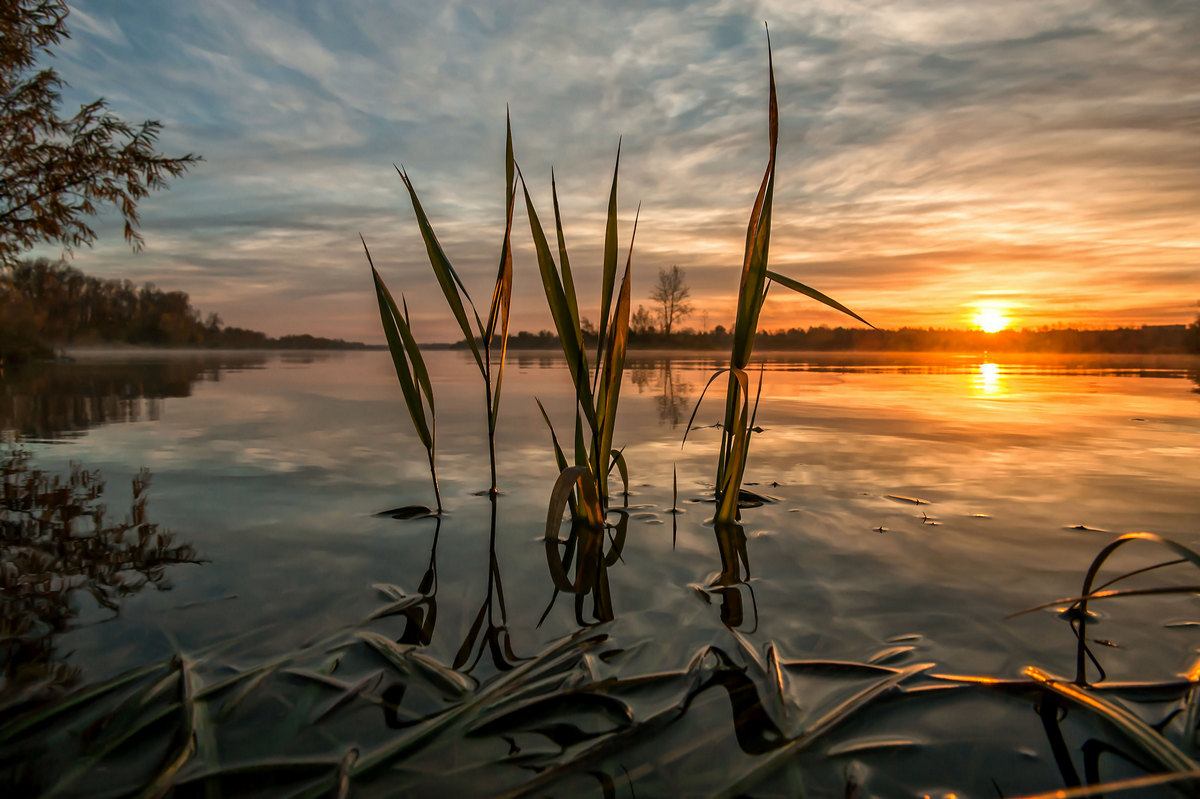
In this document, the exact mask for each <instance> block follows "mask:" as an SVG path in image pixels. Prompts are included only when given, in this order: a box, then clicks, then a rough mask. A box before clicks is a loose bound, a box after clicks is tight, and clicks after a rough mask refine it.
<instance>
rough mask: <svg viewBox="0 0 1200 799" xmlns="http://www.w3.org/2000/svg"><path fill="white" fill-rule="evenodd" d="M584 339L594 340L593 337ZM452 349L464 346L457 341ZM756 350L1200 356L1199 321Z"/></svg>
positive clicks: (920, 334)
mask: <svg viewBox="0 0 1200 799" xmlns="http://www.w3.org/2000/svg"><path fill="white" fill-rule="evenodd" d="M584 338H590V339H592V341H593V342H594V336H593V335H591V334H589V333H585V334H584ZM731 343H732V334H731V333H729V332H728V331H727V330H726V329H725V328H724V327H723V326H721V325H717V326H716V327H715V328H714V329H713V330H711V331H708V332H704V333H700V332H696V331H694V330H683V331H680V332H677V333H672V334H671V335H670V336H665V335H663V334H661V333H658V332H655V331H648V330H640V331H639V330H632V331H630V333H629V346H630V347H631V348H638V349H657V348H661V349H695V350H726V349H729V347H730V345H731ZM455 346H456V347H465V346H466V342H465V341H464V342H459V343H458V344H457V345H455ZM508 346H509V347H513V348H516V349H555V348H557V347H558V338H557V336H555V335H554V334H553V333H551V332H550V331H549V330H543V331H541V332H539V333H530V332H528V331H521V332H519V333H516V334H514V335H511V336H509V339H508ZM755 346H756V347H757V348H758V349H763V350H772V349H774V350H809V351H855V350H858V351H863V352H888V351H892V352H1078V353H1087V352H1111V353H1171V352H1176V353H1178V352H1200V319H1198V320H1197V321H1196V322H1193V323H1192V324H1190V325H1142V326H1140V327H1118V328H1114V329H1108V330H1088V329H1078V328H1072V327H1044V328H1037V329H1026V330H1002V331H1000V332H997V333H985V332H983V331H982V330H952V329H938V328H915V327H904V328H900V329H899V330H872V329H869V328H856V327H832V328H831V327H825V326H821V327H809V328H791V329H788V330H774V331H762V332H760V333H759V334H758V336H757V338H756V343H755Z"/></svg>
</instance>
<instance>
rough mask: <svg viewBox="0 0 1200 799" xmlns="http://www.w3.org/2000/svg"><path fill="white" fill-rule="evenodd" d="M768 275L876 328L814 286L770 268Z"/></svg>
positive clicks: (800, 292) (784, 285) (777, 281)
mask: <svg viewBox="0 0 1200 799" xmlns="http://www.w3.org/2000/svg"><path fill="white" fill-rule="evenodd" d="M767 277H769V278H770V279H771V280H774V281H775V282H776V283H778V284H779V285H781V286H783V287H785V288H789V289H791V290H792V291H795V292H797V293H799V294H803V295H805V296H806V297H812V298H813V299H814V300H816V301H817V302H823V303H825V304H826V305H828V306H829V307H830V308H833V309H834V310H836V311H841V312H842V313H844V314H846V315H847V316H852V317H854V318H855V319H857V320H858V321H860V322H862V323H863V324H864V325H866V326H867V327H870V328H872V329H874V327H875V325H873V324H871V323H870V322H868V321H867V320H866V319H863V318H862V317H861V316H859V315H858V314H856V313H855V312H854V311H852V310H850V309H849V308H847V307H846V306H845V305H842V304H841V303H840V302H838V301H837V300H835V299H833V298H832V297H830V296H828V295H826V294H822V293H821V292H819V291H817V290H816V289H814V288H811V287H809V286H806V285H804V284H803V283H801V282H800V281H798V280H793V279H792V278H790V277H787V276H786V275H781V274H779V273H778V272H772V271H770V270H767Z"/></svg>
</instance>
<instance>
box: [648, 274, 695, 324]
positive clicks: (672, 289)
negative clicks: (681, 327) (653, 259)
mask: <svg viewBox="0 0 1200 799" xmlns="http://www.w3.org/2000/svg"><path fill="white" fill-rule="evenodd" d="M691 293H692V290H691V289H690V288H688V286H687V283H685V282H684V272H683V270H682V269H680V268H679V265H678V264H674V265H672V266H671V268H670V269H659V270H658V283H656V284H655V285H654V290H653V291H651V292H650V299H652V300H654V301H655V302H656V303H658V305H659V309H658V316H659V319H661V320H662V331H663V333H664V334H665V335H668V336H669V335H671V327H672V326H673V325H674V324H675V323H676V322H678V321H680V320H682V319H683V318H684V317H685V316H687V315H688V314H690V313H691V312H692V304H691V303H690V302H688V297H689V296H690V295H691Z"/></svg>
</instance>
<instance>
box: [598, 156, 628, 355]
mask: <svg viewBox="0 0 1200 799" xmlns="http://www.w3.org/2000/svg"><path fill="white" fill-rule="evenodd" d="M620 171H621V141H620V140H619V139H618V140H617V162H616V164H615V165H614V166H613V179H612V188H611V189H609V192H608V219H607V221H606V222H605V225H604V262H603V273H602V276H601V279H600V327H599V328H598V330H599V332H600V340H599V341H598V342H597V343H596V360H597V361H598V360H599V359H600V353H601V352H603V351H604V345H605V339H606V337H607V330H608V313H609V310H610V309H611V307H612V293H613V287H614V285H615V284H616V280H617V173H618V172H620ZM634 230H635V231H636V230H637V222H634ZM632 248H633V245H632V244H630V250H631V251H632Z"/></svg>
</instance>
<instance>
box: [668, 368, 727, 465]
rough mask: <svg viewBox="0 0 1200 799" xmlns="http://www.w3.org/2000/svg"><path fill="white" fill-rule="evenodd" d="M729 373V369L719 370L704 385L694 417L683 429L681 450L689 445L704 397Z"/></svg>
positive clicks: (693, 411)
mask: <svg viewBox="0 0 1200 799" xmlns="http://www.w3.org/2000/svg"><path fill="white" fill-rule="evenodd" d="M728 371H729V369H726V368H722V369H718V370H717V371H715V372H713V373H712V375H710V376H709V378H708V382H707V383H705V384H704V388H703V389H702V390H701V391H700V398H699V399H698V400H696V407H694V408H692V415H691V417H690V418H689V419H688V423H687V427H685V428H683V441H681V442H679V448H680V449H683V445H684V444H686V443H687V437H688V433H690V432H692V423H693V422H695V421H696V414H697V413H699V412H700V403H701V402H703V401H704V395H705V394H706V393H707V392H708V387H709V386H711V385H712V384H713V381H715V380H716V379H717V378H718V377H720V376H721V375H723V374H725V373H726V372H728Z"/></svg>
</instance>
